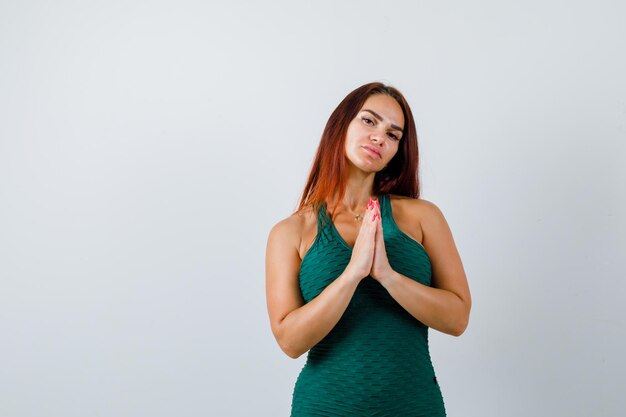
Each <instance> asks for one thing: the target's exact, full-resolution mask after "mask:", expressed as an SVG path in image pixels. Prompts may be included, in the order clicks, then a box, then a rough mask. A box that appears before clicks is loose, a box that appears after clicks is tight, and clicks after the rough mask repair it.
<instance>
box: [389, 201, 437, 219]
mask: <svg viewBox="0 0 626 417" xmlns="http://www.w3.org/2000/svg"><path fill="white" fill-rule="evenodd" d="M389 200H390V202H392V211H393V214H394V218H400V219H402V220H405V221H407V222H409V223H412V224H419V225H423V223H424V221H427V220H428V219H432V218H433V217H434V218H437V217H440V216H441V210H440V209H439V207H438V206H437V205H436V204H435V203H433V202H432V201H430V200H426V199H423V198H421V197H420V198H413V197H407V196H404V195H395V194H389Z"/></svg>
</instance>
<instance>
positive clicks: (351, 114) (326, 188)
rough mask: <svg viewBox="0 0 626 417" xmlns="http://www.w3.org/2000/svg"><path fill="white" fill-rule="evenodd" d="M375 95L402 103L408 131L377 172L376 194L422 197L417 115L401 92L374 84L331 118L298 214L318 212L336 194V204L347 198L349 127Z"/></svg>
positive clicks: (356, 92)
mask: <svg viewBox="0 0 626 417" xmlns="http://www.w3.org/2000/svg"><path fill="white" fill-rule="evenodd" d="M374 94H386V95H388V96H390V97H392V98H394V99H395V100H396V101H397V102H398V104H399V105H400V107H401V108H402V113H403V114H404V130H403V132H402V139H401V140H400V145H399V146H398V151H397V153H396V154H395V155H394V157H393V158H392V159H391V161H389V163H388V164H387V167H385V168H384V169H383V170H381V171H379V172H377V173H376V175H375V177H374V186H373V192H374V193H375V194H376V195H378V194H388V193H389V194H396V195H404V196H407V197H412V198H419V195H420V185H419V171H418V163H419V151H418V147H417V132H416V130H415V121H414V120H413V114H412V113H411V109H410V107H409V105H408V103H407V102H406V100H405V98H404V96H403V95H402V93H400V91H398V90H397V89H395V88H394V87H391V86H388V85H385V84H383V83H380V82H373V83H368V84H365V85H362V86H361V87H359V88H357V89H355V90H353V91H352V92H351V93H350V94H348V95H347V96H346V97H345V98H344V99H343V100H342V101H341V103H339V105H338V106H337V108H336V109H335V110H334V111H333V113H332V114H331V115H330V117H329V118H328V122H326V127H325V128H324V132H323V133H322V138H321V140H320V144H319V146H318V148H317V153H316V155H315V160H314V161H313V166H312V168H311V172H310V173H309V179H308V180H307V183H306V186H305V187H304V191H303V193H302V196H301V198H300V202H299V203H298V208H297V209H296V212H300V211H301V210H303V209H304V208H306V207H309V206H312V207H313V210H314V211H317V210H318V209H319V207H320V205H321V204H322V203H326V202H327V201H328V200H330V199H331V198H332V197H333V196H335V195H336V200H335V201H341V199H342V198H343V196H344V195H345V192H346V154H345V141H346V132H347V131H348V125H349V124H350V122H351V121H352V119H354V118H355V117H356V115H357V114H358V112H359V110H360V109H361V107H363V104H364V103H365V101H366V100H367V98H368V97H369V96H371V95H374Z"/></svg>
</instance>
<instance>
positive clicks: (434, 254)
mask: <svg viewBox="0 0 626 417" xmlns="http://www.w3.org/2000/svg"><path fill="white" fill-rule="evenodd" d="M412 204H421V207H422V208H421V210H422V213H423V214H422V216H421V220H419V224H420V226H421V228H422V233H423V236H424V237H423V246H424V248H425V249H426V252H427V253H428V256H429V257H430V260H431V266H432V274H433V276H432V281H431V284H432V287H429V286H427V285H424V284H421V283H419V282H416V281H414V280H412V279H410V278H408V277H406V276H404V275H402V274H399V273H397V272H395V271H393V272H392V273H390V274H389V276H387V277H383V278H382V279H381V280H380V282H381V284H382V285H383V286H384V287H385V288H386V289H387V291H388V292H389V294H390V295H391V296H392V297H393V298H394V299H395V300H396V301H397V302H398V303H399V304H400V305H401V306H402V307H404V309H405V310H407V311H408V312H409V313H411V315H412V316H413V317H415V318H416V319H418V320H419V321H421V322H422V323H424V324H425V325H426V326H428V327H432V328H433V329H436V330H439V331H441V332H444V333H447V334H450V335H453V336H460V335H461V334H463V332H464V331H465V329H466V328H467V325H468V323H469V314H470V310H471V305H472V301H471V295H470V291H469V286H468V283H467V278H466V276H465V271H464V269H463V264H462V262H461V257H460V256H459V253H458V251H457V249H456V246H455V244H454V239H453V237H452V232H451V231H450V228H449V226H448V223H447V222H446V219H445V218H444V216H443V213H442V212H441V210H439V208H438V207H437V206H436V205H435V204H433V203H431V202H429V201H426V200H420V201H419V202H418V201H415V202H412Z"/></svg>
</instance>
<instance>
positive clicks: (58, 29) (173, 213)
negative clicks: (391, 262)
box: [0, 0, 626, 417]
mask: <svg viewBox="0 0 626 417" xmlns="http://www.w3.org/2000/svg"><path fill="white" fill-rule="evenodd" d="M624 16H626V6H625V5H624V3H623V2H618V1H594V2H592V1H586V2H581V1H574V2H572V1H568V2H565V1H556V0H547V1H528V2H506V1H505V2H503V1H476V2H461V1H454V2H425V1H418V2H414V1H403V2H401V1H389V2H375V1H344V2H331V1H326V0H324V1H316V2H308V3H306V4H305V3H304V2H293V1H281V2H253V1H248V2H225V1H224V2H220V3H218V2H206V1H176V2H174V1H171V2H165V1H156V2H149V1H91V2H79V1H54V2H44V1H38V2H37V1H22V2H9V1H3V2H2V3H0V114H1V116H0V117H1V121H0V334H1V335H2V341H1V342H0V361H1V362H0V416H3V417H4V416H7V417H9V416H10V417H35V416H46V417H48V416H63V417H86V416H94V417H105V416H111V417H113V416H114V417H138V416H146V417H148V416H150V417H159V416H163V417H165V416H168V417H169V416H178V417H191V416H252V415H254V416H268V417H275V416H287V415H288V414H289V407H290V403H291V394H292V390H293V385H294V383H295V380H296V377H297V374H298V372H299V371H300V368H301V367H302V365H303V364H304V361H305V356H302V357H300V358H298V359H296V360H294V359H291V358H289V357H287V356H286V355H285V354H284V353H283V352H282V351H281V350H280V348H279V347H278V344H277V343H276V341H275V340H274V338H273V336H272V333H271V330H270V326H269V317H268V314H267V307H266V300H265V269H264V268H265V265H264V262H265V261H264V259H265V244H266V239H267V235H268V233H269V230H270V228H271V227H272V226H273V225H274V224H275V223H277V222H278V221H279V220H281V219H283V218H285V217H287V216H289V215H290V214H291V213H292V211H293V210H294V209H295V208H296V204H297V202H298V198H299V197H300V194H301V192H302V189H303V187H304V183H305V180H306V177H307V176H308V172H309V169H310V166H311V163H312V161H313V156H314V153H315V150H316V148H317V145H318V142H319V138H320V135H321V133H322V130H323V128H324V124H325V123H326V120H327V119H328V117H329V115H330V113H331V112H332V110H333V109H334V108H335V107H336V106H337V104H338V103H339V102H340V101H341V99H342V98H343V97H344V96H345V95H346V94H348V93H349V92H350V91H351V90H353V89H354V88H356V87H358V86H360V85H361V84H364V83H367V82H371V81H383V82H385V83H389V84H391V85H393V86H395V87H397V88H399V89H400V90H401V91H402V92H403V93H404V94H405V95H406V97H407V99H408V101H409V104H410V105H411V107H412V110H413V113H414V116H415V119H416V121H417V130H418V137H419V145H420V164H421V165H420V167H421V168H420V174H421V179H422V187H423V195H422V197H423V198H424V199H427V200H429V201H432V202H433V203H435V204H437V205H438V206H439V207H440V209H441V210H442V212H443V213H444V215H445V216H446V219H447V220H448V223H449V225H450V227H451V229H452V232H453V235H454V238H455V242H456V244H457V248H458V250H459V252H460V254H461V258H462V260H463V264H464V267H465V271H466V273H467V277H468V281H469V284H470V289H471V293H472V298H473V309H472V313H471V318H470V323H469V327H468V329H467V330H466V332H465V333H464V334H463V335H462V336H461V337H458V338H456V337H453V336H449V335H446V334H443V333H440V332H438V331H436V330H432V329H431V330H430V350H431V354H432V358H433V364H434V367H435V370H436V372H437V375H438V381H439V383H440V386H441V389H442V392H443V395H444V400H445V403H446V407H447V411H448V415H449V416H459V417H460V416H463V417H474V416H475V417H485V416H494V417H499V416H504V415H506V416H511V417H516V416H524V417H525V416H568V417H574V416H580V417H587V416H615V417H618V416H623V415H624V413H625V412H626V398H625V396H624V395H623V390H624V386H626V380H625V379H626V377H625V375H626V366H625V359H624V351H626V331H625V330H626V314H625V313H626V308H625V307H624V303H623V299H624V292H625V290H626V284H625V282H626V279H625V278H626V277H625V274H624V270H625V268H626V261H625V257H624V252H625V250H626V221H625V218H624V214H625V213H626V194H625V192H624V190H626V187H625V185H626V184H625V183H626V168H625V166H624V163H623V161H624V157H625V155H626V152H625V151H626V145H625V139H626V77H624V74H626V54H624V51H626V25H624Z"/></svg>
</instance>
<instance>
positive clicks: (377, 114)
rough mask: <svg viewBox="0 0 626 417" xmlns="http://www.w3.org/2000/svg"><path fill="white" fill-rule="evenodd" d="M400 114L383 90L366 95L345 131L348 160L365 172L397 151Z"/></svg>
mask: <svg viewBox="0 0 626 417" xmlns="http://www.w3.org/2000/svg"><path fill="white" fill-rule="evenodd" d="M403 129H404V116H403V114H402V108H401V107H400V105H399V104H398V102H397V101H396V100H395V99H394V98H392V97H389V96H388V95H386V94H374V95H373V96H370V97H368V98H367V100H366V101H365V103H364V104H363V107H361V109H360V110H359V112H358V113H357V115H356V117H355V118H354V119H353V120H352V121H351V122H350V125H349V126H348V131H347V133H346V144H345V152H346V158H347V159H348V162H349V163H352V165H354V166H356V167H357V168H359V169H361V170H363V171H366V172H378V171H380V170H382V169H383V168H384V167H385V166H386V165H387V164H388V163H389V161H391V159H392V158H393V157H394V155H395V154H396V152H398V146H399V143H400V141H401V140H402V130H403Z"/></svg>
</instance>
